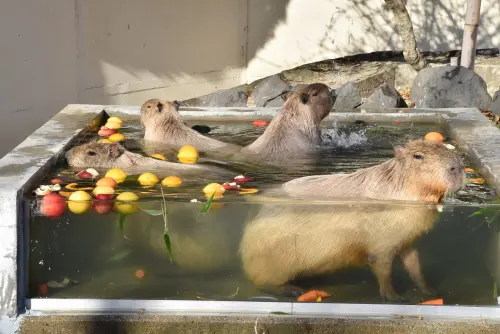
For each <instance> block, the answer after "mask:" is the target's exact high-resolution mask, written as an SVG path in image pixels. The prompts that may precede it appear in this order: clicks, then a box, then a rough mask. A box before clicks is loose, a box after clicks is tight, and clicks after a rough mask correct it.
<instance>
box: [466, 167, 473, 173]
mask: <svg viewBox="0 0 500 334" xmlns="http://www.w3.org/2000/svg"><path fill="white" fill-rule="evenodd" d="M465 172H466V173H474V172H475V170H474V169H472V168H469V167H467V168H465Z"/></svg>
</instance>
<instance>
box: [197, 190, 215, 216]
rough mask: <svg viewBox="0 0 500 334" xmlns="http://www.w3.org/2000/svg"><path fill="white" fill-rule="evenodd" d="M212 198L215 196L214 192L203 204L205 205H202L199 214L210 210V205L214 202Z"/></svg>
mask: <svg viewBox="0 0 500 334" xmlns="http://www.w3.org/2000/svg"><path fill="white" fill-rule="evenodd" d="M214 196H215V192H214V193H213V194H212V196H210V198H209V199H208V201H207V202H206V203H205V205H203V208H201V212H200V213H204V212H207V211H208V209H209V208H210V205H211V204H212V201H213V200H214Z"/></svg>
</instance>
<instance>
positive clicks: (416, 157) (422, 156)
mask: <svg viewBox="0 0 500 334" xmlns="http://www.w3.org/2000/svg"><path fill="white" fill-rule="evenodd" d="M413 157H414V158H415V159H419V160H423V159H424V155H423V154H420V153H416V154H414V155H413Z"/></svg>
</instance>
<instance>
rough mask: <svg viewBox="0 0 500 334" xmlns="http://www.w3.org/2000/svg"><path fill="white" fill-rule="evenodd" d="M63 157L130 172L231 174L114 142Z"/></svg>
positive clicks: (81, 164) (85, 165)
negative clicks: (149, 154)
mask: <svg viewBox="0 0 500 334" xmlns="http://www.w3.org/2000/svg"><path fill="white" fill-rule="evenodd" d="M64 157H65V159H66V161H67V162H68V164H69V165H70V166H72V167H81V168H89V167H91V168H96V169H99V168H101V169H109V168H121V169H123V170H124V171H128V172H130V173H142V172H144V171H146V170H158V171H159V172H161V171H163V172H165V173H167V174H170V173H176V175H186V174H190V175H194V174H199V175H211V176H215V175H216V176H224V177H228V176H229V175H232V173H231V172H229V171H226V170H224V169H222V168H219V167H216V166H209V165H202V164H181V163H176V162H168V161H162V160H157V159H153V158H150V157H145V156H142V155H140V154H137V153H133V152H130V151H128V150H127V149H125V148H124V147H123V146H121V145H120V144H118V143H112V144H108V143H98V142H94V141H93V142H90V143H86V144H82V145H78V146H75V147H73V148H71V149H70V150H68V151H67V152H66V153H65V155H64ZM211 173H214V174H211ZM160 174H161V173H160ZM170 175H171V174H170Z"/></svg>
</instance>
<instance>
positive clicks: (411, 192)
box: [240, 140, 465, 301]
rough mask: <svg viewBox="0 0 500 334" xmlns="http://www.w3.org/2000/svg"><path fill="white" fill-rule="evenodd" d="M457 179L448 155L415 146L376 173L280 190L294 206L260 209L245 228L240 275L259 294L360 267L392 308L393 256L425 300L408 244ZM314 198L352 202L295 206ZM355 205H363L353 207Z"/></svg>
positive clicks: (453, 157)
mask: <svg viewBox="0 0 500 334" xmlns="http://www.w3.org/2000/svg"><path fill="white" fill-rule="evenodd" d="M464 176H465V174H464V168H463V165H462V162H461V160H460V158H459V156H458V155H457V154H456V153H455V152H454V151H451V150H449V149H447V148H446V147H445V146H444V145H442V144H438V143H433V142H425V141H421V140H417V141H411V142H409V143H408V144H407V145H405V146H400V147H396V148H395V157H394V158H392V159H390V160H388V161H386V162H384V163H382V164H380V165H377V166H373V167H370V168H366V169H361V170H359V171H357V172H354V173H352V174H340V175H323V176H310V177H303V178H299V179H295V180H292V181H290V182H287V183H285V184H284V185H283V186H282V187H281V190H282V191H284V192H285V193H287V194H288V195H291V197H302V199H301V200H300V201H299V202H298V203H296V202H297V200H295V203H293V205H290V204H289V205H286V204H285V205H283V204H282V205H279V204H277V203H272V204H271V203H270V204H264V205H262V207H261V208H260V210H259V212H258V213H257V215H256V216H254V217H253V218H251V219H250V220H249V222H248V224H247V225H246V227H245V230H244V234H243V238H242V242H241V245H240V256H241V260H242V265H243V269H244V272H245V273H246V275H247V276H248V277H249V278H250V279H251V280H252V281H253V282H254V284H256V285H257V286H259V287H263V288H266V287H280V286H285V285H287V283H288V282H289V281H293V280H294V279H296V278H299V277H301V276H314V275H318V274H323V273H328V272H333V271H336V270H339V269H343V268H347V267H352V266H358V265H366V264H368V265H369V266H370V268H371V270H372V271H373V273H374V274H375V276H376V278H377V281H378V284H379V288H380V295H381V296H382V298H383V299H384V300H389V301H397V300H402V298H401V297H400V296H399V295H398V294H397V293H396V292H395V291H394V288H393V285H392V282H391V273H392V262H393V258H394V257H395V256H399V257H400V259H401V260H402V262H403V264H404V266H405V267H406V269H407V271H408V273H409V275H410V277H411V279H412V280H413V281H414V283H415V284H416V285H417V286H418V287H419V288H420V290H422V292H424V293H430V291H431V290H430V289H429V288H428V286H427V284H426V282H425V280H424V277H423V275H422V272H421V268H420V261H419V256H418V251H417V249H416V248H414V247H413V246H412V244H413V242H414V241H415V240H416V239H417V238H418V237H419V236H420V235H422V234H423V233H425V232H426V231H428V230H429V229H430V228H431V227H432V226H433V224H434V222H435V219H436V215H437V212H438V210H437V204H439V203H441V201H442V199H443V197H444V196H445V195H446V194H449V193H453V192H455V191H457V190H458V189H460V188H461V187H462V185H463V183H464ZM317 197H319V198H323V199H328V198H329V199H330V200H331V199H340V200H346V199H347V198H349V199H354V201H350V202H348V201H346V202H344V203H343V204H342V201H341V202H340V205H333V204H331V203H330V204H328V203H327V202H326V203H325V202H324V203H323V204H315V203H314V202H311V201H309V202H307V201H305V202H304V201H303V199H305V198H309V199H314V198H317ZM374 199H375V200H374ZM360 200H364V201H367V202H368V204H364V205H359V203H357V202H359V201H360ZM376 200H387V202H384V201H376ZM349 204H350V205H349ZM356 205H357V206H356Z"/></svg>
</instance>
